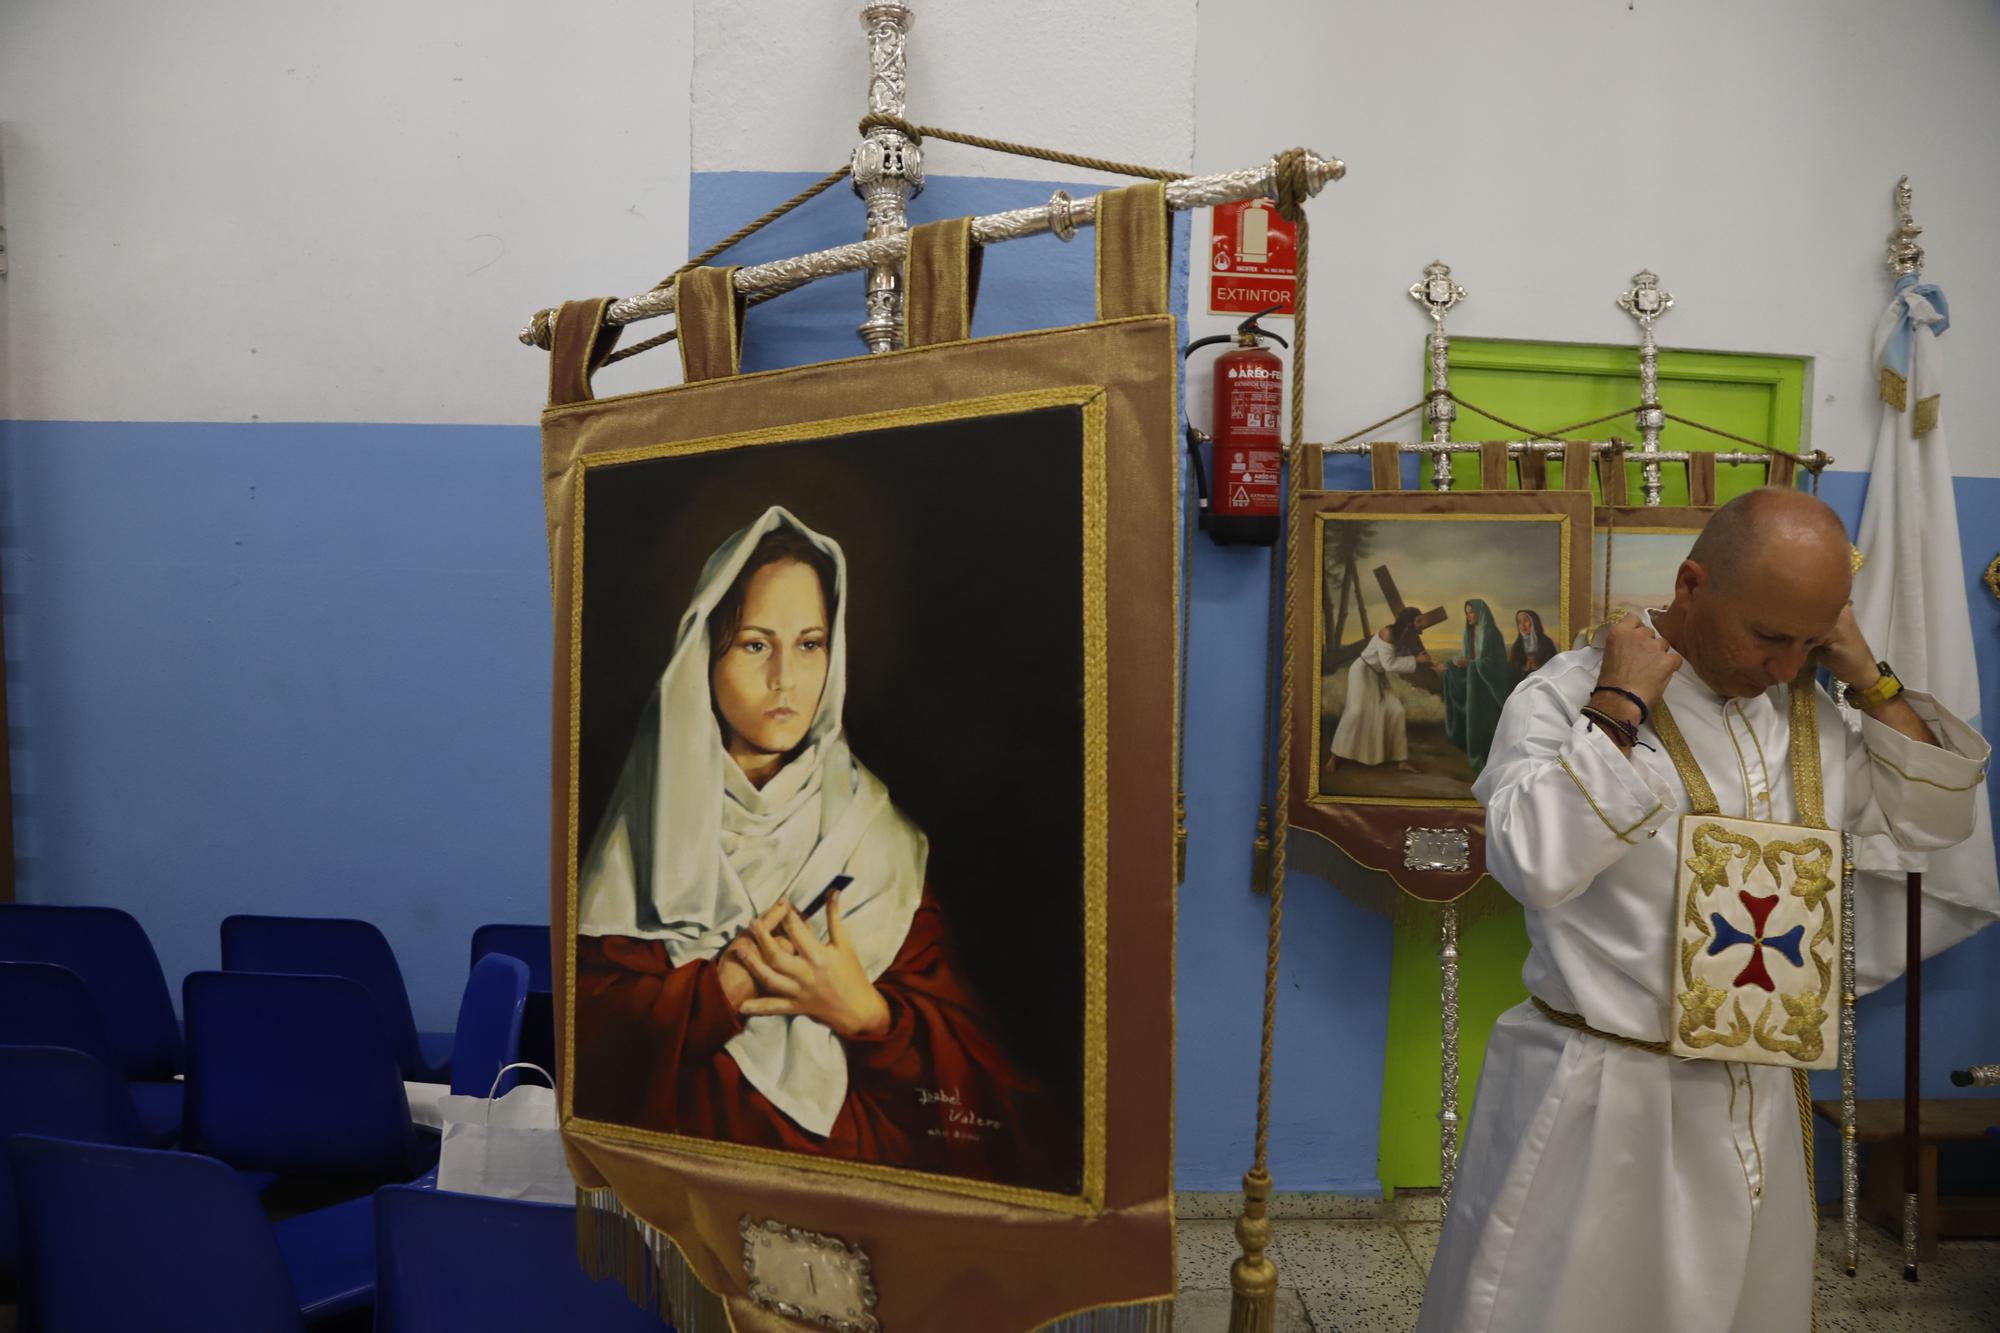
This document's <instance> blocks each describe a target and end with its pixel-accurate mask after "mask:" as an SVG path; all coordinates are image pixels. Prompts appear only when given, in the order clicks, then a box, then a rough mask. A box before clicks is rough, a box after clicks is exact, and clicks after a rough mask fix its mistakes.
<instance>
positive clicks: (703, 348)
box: [674, 265, 743, 384]
mask: <svg viewBox="0 0 2000 1333" xmlns="http://www.w3.org/2000/svg"><path fill="white" fill-rule="evenodd" d="M735 278H736V268H735V266H734V265H731V266H729V267H727V268H695V269H689V270H688V271H687V272H685V273H683V274H681V275H680V277H679V278H677V279H676V280H675V282H676V286H677V288H678V291H677V293H676V295H675V298H674V323H675V327H676V328H678V329H679V330H680V335H681V336H680V341H679V346H680V349H681V378H682V379H683V380H684V381H685V382H687V383H689V384H693V383H695V382H696V381H698V380H719V379H724V378H726V377H728V376H730V375H734V374H735V373H736V372H737V371H738V370H740V369H742V367H743V298H742V297H741V296H739V295H738V294H737V292H736V287H735Z"/></svg>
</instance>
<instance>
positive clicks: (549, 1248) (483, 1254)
mask: <svg viewBox="0 0 2000 1333" xmlns="http://www.w3.org/2000/svg"><path fill="white" fill-rule="evenodd" d="M375 1246H376V1291H375V1329H376V1333H433V1331H434V1330H439V1329H461V1328H462V1329H488V1328H491V1329H500V1328H510V1329H512V1328H518V1329H544V1328H546V1329H558V1328H579V1329H581V1328H587V1329H591V1330H593V1331H594V1333H661V1331H662V1329H663V1328H666V1327H667V1326H666V1325H663V1324H662V1323H661V1321H660V1318H659V1316H658V1315H656V1314H654V1313H653V1312H652V1311H651V1310H648V1309H644V1308H642V1307H640V1306H637V1305H634V1304H633V1303H632V1302H631V1300H630V1299H628V1298H627V1296H626V1294H625V1288H624V1286H623V1285H622V1284H620V1283H617V1282H612V1281H602V1282H598V1281H593V1280H591V1278H590V1276H589V1274H587V1273H585V1272H584V1271H583V1269H582V1267H581V1266H580V1265H579V1264H578V1263H577V1258H576V1209H575V1208H573V1207H568V1206H565V1205H563V1204H554V1203H522V1202H521V1201H519V1200H517V1199H489V1198H486V1197H484V1196H482V1195H477V1194H453V1193H449V1192H446V1191H443V1190H422V1189H415V1188H412V1187H410V1186H407V1185H393V1186H390V1187H388V1188H386V1189H382V1190H378V1191H376V1194H375Z"/></svg>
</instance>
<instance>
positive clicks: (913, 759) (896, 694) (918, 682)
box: [577, 407, 1083, 1181]
mask: <svg viewBox="0 0 2000 1333" xmlns="http://www.w3.org/2000/svg"><path fill="white" fill-rule="evenodd" d="M993 460H999V461H1000V465H999V466H997V467H995V466H992V465H991V464H992V462H993ZM1081 460H1082V412H1081V410H1080V409H1077V408H1071V407H1064V408H1051V409H1045V410H1040V411H1035V412H1024V413H1013V414H1009V415H1006V416H1000V417H986V418H980V419H976V420H967V421H960V422H950V423H943V424H936V425H924V426H909V427H899V428H897V429H893V430H882V431H869V432H863V433H859V434H854V435H847V436H841V437H838V438H834V439H826V440H812V441H804V442H799V443H787V444H766V445H758V446H755V447H750V448H743V449H733V450H727V451H722V452H716V453H706V454H691V455H682V456H675V457H668V458H660V459H648V460H644V461H641V462H637V463H627V464H619V465H616V466H612V467H606V468H597V469H592V470H591V471H590V472H589V473H588V476H587V481H586V483H585V490H584V506H585V508H584V533H585V560H584V563H585V569H584V577H583V598H584V600H583V652H582V672H583V678H582V699H583V704H582V710H581V712H582V718H581V726H582V736H581V740H580V744H579V767H580V773H579V785H580V791H579V802H578V811H577V817H578V828H579V830H580V840H581V845H582V846H585V847H587V846H588V845H589V841H590V835H591V832H592V831H593V830H594V829H595V828H596V826H597V822H598V820H599V818H600V817H601V816H602V813H603V810H604V807H605V805H606V803H607V802H608V801H609V799H610V795H611V788H612V786H613V785H614V784H615V783H616V781H617V777H618V770H619V766H620V764H621V763H622V762H623V761H624V758H625V753H626V750H627V749H628V747H629V746H630V744H631V741H632V728H633V726H634V725H635V723H636V722H637V720H638V717H639V714H640V713H641V712H642V711H643V710H644V708H645V706H646V704H647V702H648V700H649V699H650V698H651V696H652V693H653V690H654V688H655V687H656V686H657V684H658V681H659V676H660V673H661V671H663V670H664V669H665V668H666V664H667V660H668V658H670V657H671V656H672V654H673V642H674V633H675V630H676V628H677V626H678V623H679V620H680V617H681V615H682V613H683V612H684V611H685V610H686V608H687V604H688V600H689V598H690V597H691V596H692V595H693V592H694V586H695V580H696V579H697V578H698V577H699V575H700V572H701V567H702V565H703V564H704V563H705V562H706V561H707V559H708V557H709V555H710V554H711V553H712V552H713V551H714V550H715V549H716V548H717V547H718V546H720V545H721V544H722V543H723V542H724V541H725V540H727V539H728V538H729V536H730V535H731V534H733V533H735V532H736V531H738V530H739V529H741V528H743V527H745V526H747V525H748V524H750V523H751V522H753V521H754V520H755V519H756V518H757V516H758V515H759V514H761V513H763V512H764V510H765V509H766V508H767V507H768V506H770V505H774V504H776V505H783V506H784V507H785V508H787V509H789V510H790V511H791V512H792V513H793V514H795V515H797V516H798V518H799V519H800V520H801V521H802V522H804V523H805V524H806V525H807V526H808V527H810V528H812V529H813V530H814V531H816V532H819V533H822V534H824V535H826V536H828V537H831V538H832V539H833V540H835V541H837V542H838V543H840V546H841V548H842V550H843V551H845V553H846V556H847V575H848V606H847V634H848V649H847V677H848V686H847V707H846V716H845V722H846V728H847V735H848V740H849V743H850V744H851V745H852V747H853V750H854V753H855V755H856V756H857V757H858V758H859V759H860V760H861V762H862V763H863V764H865V765H867V766H868V768H869V769H871V770H872V771H873V772H874V773H875V775H876V776H877V777H879V778H881V779H882V781H883V782H884V783H886V784H887V785H888V788H889V794H890V797H891V799H893V800H894V801H895V802H896V804H897V805H898V806H899V807H901V808H902V809H903V810H904V811H905V812H906V813H907V814H908V815H909V816H910V817H911V818H912V819H914V820H915V821H916V823H917V825H918V826H919V827H920V828H922V829H923V830H924V832H925V833H926V834H928V835H929V837H930V842H931V849H930V865H929V876H928V878H929V883H930V888H931V892H932V893H933V894H934V895H935V896H936V898H937V900H938V902H939V904H940V905H941V907H942V908H943V910H944V913H945V917H946V919H947V920H948V921H949V923H950V925H951V931H952V937H953V941H954V943H955V945H956V949H957V953H958V956H959V960H960V962H961V964H962V965H963V968H964V970H965V972H966V974H967V975H968V977H969V978H970V980H971V981H972V983H973V985H974V986H975V987H976V988H977V989H978V990H979V992H980V993H981V994H982V995H984V996H985V997H986V999H987V1000H988V1002H989V1004H990V1006H991V1008H992V1009H993V1011H994V1012H995V1013H996V1014H997V1015H999V1016H1000V1019H1001V1021H1002V1022H1003V1024H1004V1026H1005V1031H1004V1037H1005V1039H1006V1040H1007V1042H1008V1044H1009V1045H1010V1047H1011V1048H1012V1051H1013V1053H1014V1055H1015V1057H1016V1058H1017V1059H1018V1060H1019V1061H1020V1062H1021V1063H1023V1064H1024V1065H1026V1066H1027V1067H1028V1068H1030V1069H1032V1070H1034V1071H1035V1072H1036V1073H1037V1074H1038V1075H1039V1076H1040V1077H1041V1078H1042V1079H1043V1081H1044V1083H1045V1085H1046V1086H1047V1087H1048V1089H1049V1093H1050V1096H1051V1097H1052V1098H1054V1099H1056V1105H1057V1106H1060V1107H1065V1108H1071V1112H1070V1114H1069V1120H1070V1123H1073V1124H1075V1125H1076V1126H1077V1136H1076V1141H1075V1143H1074V1144H1072V1145H1071V1149H1072V1152H1073V1153H1074V1154H1075V1160H1076V1174H1077V1175H1078V1177H1079V1181H1080V1171H1081V1167H1080V1162H1081V1147H1082V1128H1081V1127H1082V1103H1081V1096H1080V1090H1081V1073H1082V1057H1083V1048H1082V1020H1083V898H1082V885H1083V821H1082V811H1083V767H1082V757H1083V751H1082V738H1083V677H1082V661H1083V627H1082V616H1083V597H1082V543H1081V533H1082V515H1083V507H1082V468H1081Z"/></svg>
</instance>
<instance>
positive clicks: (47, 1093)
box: [0, 1046, 171, 1273]
mask: <svg viewBox="0 0 2000 1333" xmlns="http://www.w3.org/2000/svg"><path fill="white" fill-rule="evenodd" d="M16 1134H60V1135H62V1136H63V1137H65V1138H71V1139H87V1140H89V1141H90V1142H92V1143H117V1144H124V1145H126V1146H128V1147H140V1146H148V1147H161V1146H164V1145H162V1144H161V1143H159V1141H158V1140H157V1138H156V1137H155V1136H153V1135H151V1134H149V1133H148V1131H147V1130H146V1127H145V1126H144V1125H142V1124H140V1123H139V1113H138V1112H137V1111H136V1110H135V1109H134V1108H133V1106H132V1094H131V1092H130V1090H129V1089H128V1088H127V1087H126V1084H125V1080H124V1079H122V1078H120V1077H119V1076H118V1075H117V1074H116V1073H115V1072H113V1071H112V1070H111V1069H110V1068H109V1067H107V1066H106V1065H105V1064H104V1062H103V1061H102V1060H99V1059H97V1058H96V1057H94V1056H90V1055H86V1054H84V1053H83V1052H82V1051H79V1050H74V1049H71V1048H70V1047H67V1046H0V1148H4V1146H5V1144H6V1142H7V1141H8V1140H9V1139H11V1138H13V1137H14V1136H15V1135H16ZM170 1141H171V1140H170ZM20 1257H21V1247H20V1235H19V1232H18V1230H17V1228H16V1213H15V1207H14V1174H13V1170H12V1168H11V1167H9V1166H8V1164H7V1157H6V1154H5V1153H4V1152H0V1272H10V1273H11V1272H13V1271H14V1270H15V1269H17V1268H18V1267H19V1266H20Z"/></svg>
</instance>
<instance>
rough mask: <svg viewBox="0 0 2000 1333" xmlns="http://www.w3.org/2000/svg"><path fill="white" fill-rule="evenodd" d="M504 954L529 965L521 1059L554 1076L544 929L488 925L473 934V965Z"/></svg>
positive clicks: (551, 989)
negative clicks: (481, 960) (538, 1066)
mask: <svg viewBox="0 0 2000 1333" xmlns="http://www.w3.org/2000/svg"><path fill="white" fill-rule="evenodd" d="M489 953H504V954H506V955H507V956H508V957H510V958H518V959H520V960H521V961H522V962H524V963H526V964H527V965H528V1008H527V1011H526V1012H525V1013H524V1014H522V1016H521V1058H522V1059H523V1060H526V1061H529V1062H530V1063H532V1064H538V1065H540V1066H541V1067H542V1068H544V1069H546V1070H548V1071H549V1073H551V1074H554V1073H556V1072H558V1071H557V1068H556V999H555V994H554V991H555V982H554V980H553V978H552V976H551V973H550V966H549V928H548V927H547V926H529V925H508V924H503V923H497V922H496V923H491V924H488V925H484V926H481V927H480V928H479V929H477V930H475V931H473V932H472V962H473V965H474V966H477V965H478V963H479V960H480V959H481V958H484V957H485V956H486V955H487V954H489Z"/></svg>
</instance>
